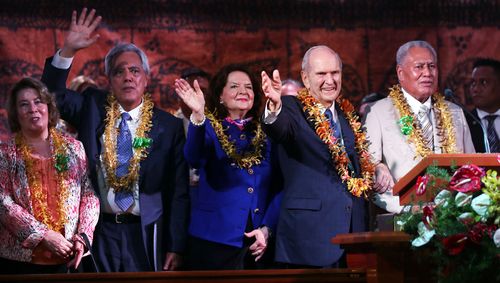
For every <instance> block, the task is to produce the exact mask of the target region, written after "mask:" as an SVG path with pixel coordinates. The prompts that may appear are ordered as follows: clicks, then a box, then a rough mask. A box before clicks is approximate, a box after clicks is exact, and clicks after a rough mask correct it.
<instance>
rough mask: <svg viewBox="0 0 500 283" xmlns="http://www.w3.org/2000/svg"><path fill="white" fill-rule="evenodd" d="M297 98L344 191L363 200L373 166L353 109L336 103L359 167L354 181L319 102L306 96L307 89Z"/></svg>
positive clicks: (342, 102) (348, 104) (343, 152)
mask: <svg viewBox="0 0 500 283" xmlns="http://www.w3.org/2000/svg"><path fill="white" fill-rule="evenodd" d="M297 98H298V99H299V101H300V102H301V103H302V105H303V110H304V112H305V113H306V115H307V119H308V120H309V121H312V122H313V123H314V128H315V131H316V134H317V135H318V137H319V138H320V139H321V140H322V141H323V142H324V143H325V144H326V145H327V146H328V149H329V150H330V153H331V155H332V160H333V161H334V164H335V168H336V169H337V172H338V173H339V176H340V178H341V180H342V182H344V183H347V189H348V190H349V192H350V193H351V194H352V195H354V196H356V197H360V196H361V195H364V196H365V197H366V196H367V193H368V192H369V191H370V190H371V188H372V185H373V176H374V172H375V166H374V165H373V163H372V162H371V160H370V154H369V151H368V142H367V140H366V134H365V132H364V131H363V130H362V128H361V123H360V122H359V118H358V116H357V115H356V114H355V112H354V106H353V105H352V104H351V103H350V102H349V100H347V99H344V98H338V99H337V103H339V106H340V109H341V110H342V112H343V113H344V114H345V116H346V119H347V120H348V122H349V125H350V126H351V129H352V131H353V133H354V142H355V145H356V150H357V152H358V155H359V161H360V165H361V178H356V177H354V174H355V173H354V172H351V170H349V166H348V164H349V157H348V156H347V153H346V151H345V148H343V147H344V146H343V145H342V144H341V143H340V142H339V141H337V139H336V138H335V135H334V132H333V130H332V129H331V127H330V122H329V121H328V119H327V118H326V116H325V115H324V114H323V113H321V112H322V111H321V110H322V109H321V107H320V104H319V101H318V100H317V99H316V98H314V97H313V96H312V95H310V94H309V92H308V91H307V89H302V90H300V91H299V94H298V96H297Z"/></svg>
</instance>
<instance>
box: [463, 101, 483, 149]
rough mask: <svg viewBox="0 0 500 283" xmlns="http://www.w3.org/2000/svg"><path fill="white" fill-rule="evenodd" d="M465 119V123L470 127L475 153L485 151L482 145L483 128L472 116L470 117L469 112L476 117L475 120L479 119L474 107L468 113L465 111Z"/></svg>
mask: <svg viewBox="0 0 500 283" xmlns="http://www.w3.org/2000/svg"><path fill="white" fill-rule="evenodd" d="M464 114H465V119H466V120H467V124H468V125H469V129H470V134H471V136H472V142H473V143H474V148H475V149H476V152H477V153H480V152H486V149H485V147H484V134H483V129H482V128H481V124H479V123H478V121H476V120H475V119H474V118H473V117H471V114H472V115H474V117H476V119H477V120H480V119H479V116H478V115H477V110H476V109H474V110H472V111H471V112H470V113H465V112H464Z"/></svg>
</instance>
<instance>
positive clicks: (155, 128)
mask: <svg viewBox="0 0 500 283" xmlns="http://www.w3.org/2000/svg"><path fill="white" fill-rule="evenodd" d="M141 115H142V113H141ZM151 119H152V121H151V123H152V124H153V125H152V127H151V130H150V131H149V133H148V135H147V137H148V138H150V139H152V140H153V143H152V144H151V146H149V147H148V149H147V150H146V156H149V155H150V154H151V152H152V151H153V149H154V148H155V147H156V146H158V145H157V144H156V143H159V142H160V141H159V139H158V137H159V136H160V133H161V131H162V129H161V127H160V123H159V122H158V109H156V107H155V108H153V117H152V118H151ZM148 160H149V159H148V158H147V157H146V158H145V159H144V160H142V161H141V163H140V169H139V182H140V179H141V176H143V175H144V170H146V168H147V164H148ZM139 187H141V186H139Z"/></svg>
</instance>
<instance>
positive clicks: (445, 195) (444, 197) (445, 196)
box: [434, 190, 451, 206]
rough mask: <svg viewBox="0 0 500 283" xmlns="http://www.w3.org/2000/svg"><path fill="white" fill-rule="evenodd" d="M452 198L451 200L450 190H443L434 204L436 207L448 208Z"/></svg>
mask: <svg viewBox="0 0 500 283" xmlns="http://www.w3.org/2000/svg"><path fill="white" fill-rule="evenodd" d="M450 198H451V192H450V191H448V190H442V191H440V192H439V193H438V194H437V195H436V196H435V197H434V203H435V204H436V206H438V205H442V206H447V205H448V200H449V199H450Z"/></svg>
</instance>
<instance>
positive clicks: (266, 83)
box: [261, 70, 281, 111]
mask: <svg viewBox="0 0 500 283" xmlns="http://www.w3.org/2000/svg"><path fill="white" fill-rule="evenodd" d="M261 77H262V91H263V92H264V95H265V96H266V98H267V99H269V104H268V107H269V110H270V111H276V110H278V109H279V108H280V107H281V79H280V73H279V72H278V70H274V71H273V78H272V79H271V78H270V77H269V76H268V75H267V73H266V72H265V71H262V73H261Z"/></svg>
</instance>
